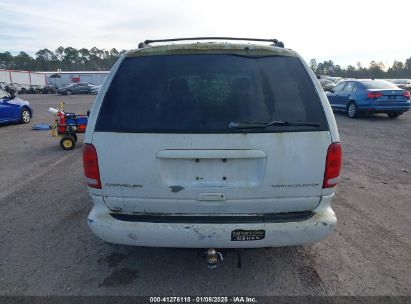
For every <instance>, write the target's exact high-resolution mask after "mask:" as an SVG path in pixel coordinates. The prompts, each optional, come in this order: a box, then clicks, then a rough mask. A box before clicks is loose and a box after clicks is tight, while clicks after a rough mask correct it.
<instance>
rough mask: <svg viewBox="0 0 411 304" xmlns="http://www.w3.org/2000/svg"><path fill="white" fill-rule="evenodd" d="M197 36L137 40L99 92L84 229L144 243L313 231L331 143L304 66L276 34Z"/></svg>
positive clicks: (194, 243)
mask: <svg viewBox="0 0 411 304" xmlns="http://www.w3.org/2000/svg"><path fill="white" fill-rule="evenodd" d="M190 40H191V39H190ZM196 40H198V41H201V42H198V41H197V42H196V43H185V44H166V45H164V44H163V43H162V42H164V41H159V40H158V41H146V42H145V43H144V44H140V46H139V49H136V50H132V51H129V52H127V53H126V54H124V55H123V56H122V57H121V58H120V59H119V60H118V62H117V63H116V64H115V66H114V67H113V68H112V70H111V72H110V75H109V76H108V79H107V80H106V82H105V83H104V85H103V86H102V88H101V90H100V92H99V93H98V96H97V97H96V101H95V103H94V106H93V109H92V111H91V115H90V118H89V121H88V126H87V132H86V137H85V145H84V149H83V162H84V173H85V177H86V180H87V183H88V188H89V191H90V194H91V197H92V199H93V202H94V207H93V209H92V210H91V212H90V214H89V216H88V224H89V226H90V228H91V230H92V231H93V232H94V233H95V234H96V235H97V236H98V237H100V238H101V239H103V240H105V241H107V242H111V243H118V244H126V245H136V246H153V247H191V248H257V247H276V246H292V245H300V244H305V243H312V242H316V241H319V240H321V239H323V238H324V237H325V236H327V235H328V234H329V233H330V232H331V231H332V230H333V228H334V226H335V224H336V221H337V219H336V216H335V213H334V211H333V210H332V209H331V207H330V203H331V200H332V198H333V196H334V190H335V186H336V184H337V182H338V177H339V174H340V167H341V146H340V143H339V141H340V140H339V136H338V131H337V126H336V123H335V119H334V116H333V113H332V111H331V108H330V105H329V103H328V101H327V98H326V96H325V95H324V93H323V90H322V88H321V86H320V84H319V83H318V81H317V79H316V77H315V75H314V74H313V73H312V72H311V70H310V68H309V67H308V66H307V64H306V63H305V62H304V60H303V59H302V58H301V57H300V56H299V55H298V54H297V53H296V52H294V51H292V50H290V49H285V48H284V47H283V44H282V43H281V42H278V41H277V40H267V41H269V42H274V43H272V44H268V45H263V44H261V43H259V44H255V43H246V42H241V43H240V42H236V43H227V42H221V39H220V42H206V41H203V39H200V38H198V39H196ZM241 40H245V39H241ZM167 41H171V40H167ZM260 41H261V40H260ZM159 42H160V43H159ZM153 43H154V45H153Z"/></svg>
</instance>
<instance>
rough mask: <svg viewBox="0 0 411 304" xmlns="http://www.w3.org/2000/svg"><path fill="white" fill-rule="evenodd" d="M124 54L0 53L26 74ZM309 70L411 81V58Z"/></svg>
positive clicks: (90, 64)
mask: <svg viewBox="0 0 411 304" xmlns="http://www.w3.org/2000/svg"><path fill="white" fill-rule="evenodd" d="M124 52H126V50H121V51H118V50H117V49H115V48H112V49H111V50H106V49H99V48H96V47H92V48H90V49H86V48H82V49H76V48H73V47H66V48H65V47H62V46H59V47H58V48H57V49H56V50H55V51H51V50H49V49H47V48H45V49H41V50H39V51H38V52H37V53H36V54H35V57H34V58H33V57H32V56H30V55H29V54H27V53H26V52H20V53H19V54H18V55H15V56H13V55H12V54H11V53H10V52H7V51H6V52H3V53H0V68H1V69H13V70H29V71H56V70H57V69H62V70H63V71H75V70H83V71H107V70H110V69H111V67H112V66H113V65H114V63H115V62H116V61H117V59H118V58H119V57H120V56H121V54H123V53H124ZM310 67H311V69H312V70H313V71H314V73H315V74H317V75H329V76H338V77H343V78H387V79H390V78H411V57H410V58H408V59H407V60H406V61H405V62H401V61H394V63H393V65H392V66H391V67H389V68H388V69H386V68H385V66H384V64H383V63H382V62H376V61H371V62H370V64H369V65H368V67H364V66H362V65H361V63H360V62H357V64H356V65H355V66H353V65H349V66H347V67H346V68H343V67H341V66H340V65H338V64H334V62H333V61H332V60H326V61H324V62H320V63H317V60H316V59H311V60H310Z"/></svg>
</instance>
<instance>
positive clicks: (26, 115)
mask: <svg viewBox="0 0 411 304" xmlns="http://www.w3.org/2000/svg"><path fill="white" fill-rule="evenodd" d="M30 120H31V114H30V111H29V110H27V109H23V110H22V111H21V114H20V123H23V124H27V123H29V122H30Z"/></svg>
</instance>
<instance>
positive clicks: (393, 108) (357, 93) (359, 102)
mask: <svg viewBox="0 0 411 304" xmlns="http://www.w3.org/2000/svg"><path fill="white" fill-rule="evenodd" d="M326 94H327V97H328V100H329V102H330V104H331V107H332V109H333V110H341V111H345V112H347V115H348V116H349V117H350V118H355V117H360V116H361V115H362V114H364V113H386V114H387V115H388V116H389V117H391V118H396V117H398V116H400V115H401V114H403V113H404V112H406V111H408V110H409V109H410V92H409V91H406V90H402V89H400V88H398V87H397V86H396V85H395V84H393V83H391V82H388V81H385V80H371V79H364V80H363V79H356V80H346V81H343V82H340V83H339V84H338V85H336V86H335V87H334V88H333V89H332V90H331V92H327V93H326Z"/></svg>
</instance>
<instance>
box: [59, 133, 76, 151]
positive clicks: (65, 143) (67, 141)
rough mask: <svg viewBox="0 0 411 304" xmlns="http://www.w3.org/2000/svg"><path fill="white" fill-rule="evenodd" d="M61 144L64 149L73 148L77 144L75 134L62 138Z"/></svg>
mask: <svg viewBox="0 0 411 304" xmlns="http://www.w3.org/2000/svg"><path fill="white" fill-rule="evenodd" d="M60 146H61V147H62V148H63V150H73V149H74V147H75V146H76V141H75V140H74V137H73V136H64V137H63V138H62V139H61V140H60Z"/></svg>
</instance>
